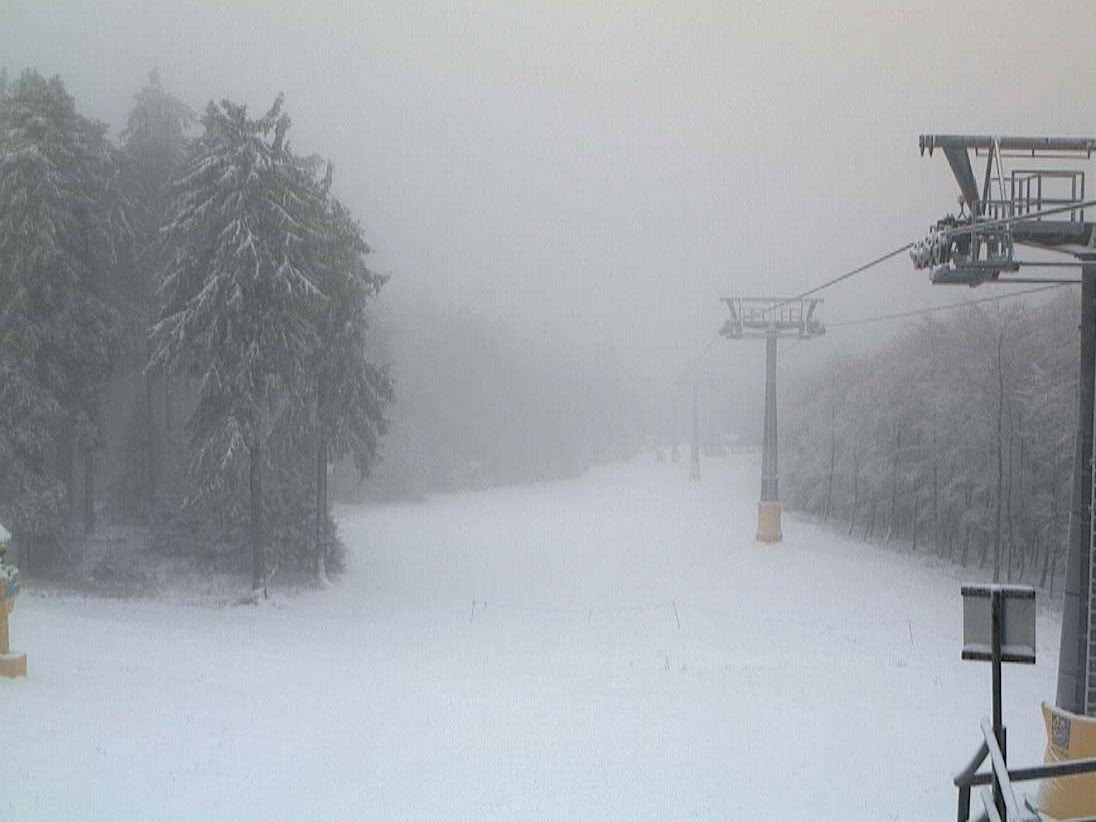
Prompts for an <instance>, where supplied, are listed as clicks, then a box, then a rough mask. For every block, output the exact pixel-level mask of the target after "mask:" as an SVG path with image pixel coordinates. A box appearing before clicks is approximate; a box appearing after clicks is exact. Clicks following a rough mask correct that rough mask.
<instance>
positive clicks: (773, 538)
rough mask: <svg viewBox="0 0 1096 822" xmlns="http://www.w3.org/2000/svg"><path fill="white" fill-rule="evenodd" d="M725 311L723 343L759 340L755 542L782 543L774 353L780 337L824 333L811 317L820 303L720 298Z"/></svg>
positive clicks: (802, 338)
mask: <svg viewBox="0 0 1096 822" xmlns="http://www.w3.org/2000/svg"><path fill="white" fill-rule="evenodd" d="M723 302H724V304H726V306H727V308H728V309H729V310H730V312H731V316H730V319H728V320H727V321H726V322H725V323H724V324H723V327H722V328H721V329H720V332H719V333H720V334H721V335H722V336H724V337H726V338H727V339H729V340H741V339H743V338H745V337H750V338H763V339H764V340H765V430H764V441H763V445H762V456H761V501H760V502H759V503H758V505H757V539H758V541H759V542H767V543H774V542H780V541H782V540H783V539H784V535H783V532H782V530H781V525H780V466H779V461H778V456H777V454H778V448H777V415H776V350H777V341H778V340H780V339H781V338H782V337H784V338H789V337H792V338H796V339H801V340H806V339H810V338H811V337H818V336H821V335H822V334H825V333H826V329H825V327H824V326H823V325H822V323H821V322H819V320H818V319H816V318H815V316H814V314H815V310H816V309H817V308H818V305H819V304H820V303H821V302H822V300H820V299H815V298H809V299H804V298H802V297H793V298H789V299H781V298H779V297H724V298H723Z"/></svg>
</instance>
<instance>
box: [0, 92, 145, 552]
mask: <svg viewBox="0 0 1096 822" xmlns="http://www.w3.org/2000/svg"><path fill="white" fill-rule="evenodd" d="M105 131H106V129H105V127H104V126H102V125H101V124H99V123H95V122H92V121H90V120H88V119H86V118H84V117H82V116H80V115H79V114H78V113H77V112H76V108H75V104H74V101H73V99H72V97H71V96H69V94H68V93H67V92H66V90H65V87H64V84H63V83H62V82H61V80H60V78H57V77H54V78H52V79H49V80H47V79H45V78H43V77H42V76H41V75H39V74H38V73H37V72H34V71H26V72H24V73H23V74H22V75H21V76H20V77H19V78H18V79H17V80H16V81H15V82H14V83H12V84H11V85H10V86H9V87H8V88H7V89H6V91H5V92H4V94H3V95H0V363H2V367H3V368H4V369H5V374H6V376H7V379H5V385H4V388H3V390H4V393H5V396H7V397H8V399H9V402H11V401H14V405H12V404H9V403H4V408H3V410H2V411H0V413H2V414H5V415H7V416H9V417H11V419H9V420H6V421H4V422H3V423H0V439H3V440H6V441H7V443H8V446H9V449H13V453H14V454H15V455H16V457H17V458H18V465H16V466H14V467H13V466H11V465H9V466H6V471H7V472H9V474H8V478H9V482H8V483H6V485H7V487H6V488H5V489H4V493H3V495H2V497H0V504H2V505H3V506H4V507H7V508H11V509H12V510H13V511H14V512H15V516H14V517H13V521H14V523H15V527H16V530H17V532H20V531H21V532H22V534H23V535H24V537H25V539H24V540H23V543H24V546H23V547H24V548H26V547H27V546H28V545H29V543H30V542H31V541H33V540H35V539H41V538H44V537H46V536H49V535H55V534H56V533H57V532H58V531H60V530H61V529H62V527H63V521H64V516H63V509H65V508H66V507H67V504H71V500H70V499H69V498H70V497H71V488H72V453H73V447H74V446H79V447H80V449H81V451H82V453H83V456H84V461H85V483H84V485H85V491H86V492H87V495H86V499H85V506H84V525H85V529H86V530H90V529H92V528H94V506H93V504H92V502H93V497H92V488H93V483H92V480H93V478H94V465H93V462H92V459H93V455H94V453H95V451H96V450H97V449H98V448H99V447H100V445H101V430H100V427H99V423H98V405H99V401H100V395H101V392H102V391H103V389H104V386H105V384H106V380H107V378H108V376H109V372H110V365H111V357H112V346H113V343H114V340H115V338H116V333H117V313H116V311H115V310H114V308H113V306H112V303H113V302H114V296H115V290H114V288H113V286H114V284H115V283H114V277H115V276H116V269H117V263H118V250H119V247H120V244H121V241H122V240H124V238H125V237H126V236H127V235H128V228H127V224H126V218H125V210H124V208H123V198H122V197H121V195H120V192H119V190H118V186H117V179H116V170H117V166H116V163H115V159H116V158H115V155H114V152H113V150H112V148H111V146H110V145H109V143H108V142H107V140H106V138H105V136H104V135H105ZM15 408H23V409H29V408H34V409H40V411H39V412H38V413H35V414H33V415H30V416H21V415H19V414H17V413H16V412H15V411H14V410H13V409H15ZM5 423H6V424H5ZM43 425H45V426H46V427H45V428H44V429H43V428H41V427H39V426H43ZM15 477H19V479H18V480H17V481H16V480H14V478H15ZM61 486H63V487H64V489H65V492H62V491H61V490H60V487H61ZM66 492H67V493H66ZM17 537H18V534H17Z"/></svg>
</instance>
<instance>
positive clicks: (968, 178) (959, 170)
mask: <svg viewBox="0 0 1096 822" xmlns="http://www.w3.org/2000/svg"><path fill="white" fill-rule="evenodd" d="M944 156H945V157H947V158H948V165H949V166H951V171H952V174H954V175H955V179H956V181H957V182H958V183H959V190H960V191H962V192H963V199H964V200H965V201H966V203H967V205H968V206H969V207H970V212H971V214H977V213H978V203H979V199H978V182H977V181H976V180H975V179H974V169H973V168H971V166H970V155H969V154H967V150H966V149H965V148H945V149H944Z"/></svg>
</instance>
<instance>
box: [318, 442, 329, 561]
mask: <svg viewBox="0 0 1096 822" xmlns="http://www.w3.org/2000/svg"><path fill="white" fill-rule="evenodd" d="M319 439H320V441H319V444H318V445H317V447H316V563H315V565H316V574H317V575H318V576H319V578H320V580H321V581H323V580H326V579H327V567H326V561H325V559H324V558H325V556H326V554H327V437H325V436H324V435H323V434H322V433H321V434H320V438H319Z"/></svg>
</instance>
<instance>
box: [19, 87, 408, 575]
mask: <svg viewBox="0 0 1096 822" xmlns="http://www.w3.org/2000/svg"><path fill="white" fill-rule="evenodd" d="M289 128H290V120H289V117H288V116H287V114H286V113H285V112H284V110H283V104H282V100H281V98H279V99H278V100H276V101H275V102H274V105H273V106H272V107H271V108H270V109H269V110H268V111H266V112H265V113H264V114H263V115H262V116H259V117H257V118H253V117H251V116H249V114H248V111H247V109H246V107H245V106H242V105H238V104H236V103H232V102H230V101H227V100H226V101H222V102H221V103H219V104H214V103H210V104H209V105H208V106H207V108H206V110H205V112H204V114H203V115H202V116H201V117H197V116H196V115H195V114H194V113H193V112H192V111H191V110H190V109H189V108H188V107H187V106H186V105H184V104H183V103H182V102H180V101H179V100H177V99H176V98H174V97H173V96H171V95H170V94H168V93H167V92H166V91H165V90H164V89H163V87H162V86H161V84H160V82H159V78H158V77H157V76H156V74H155V73H153V75H151V76H150V78H149V83H148V85H147V86H146V87H145V88H143V89H142V90H141V91H140V92H139V93H138V94H137V96H136V99H135V104H134V107H133V109H132V110H131V112H130V114H129V118H128V123H127V127H126V129H125V131H124V132H123V134H122V139H121V143H120V144H119V145H115V144H113V143H112V142H111V141H110V140H109V139H108V137H107V132H106V127H105V126H103V125H102V124H100V123H97V122H94V121H92V120H89V119H87V118H85V117H83V116H81V115H80V114H79V113H78V112H77V110H76V105H75V102H74V100H73V98H72V97H71V96H70V95H69V94H68V92H67V91H66V89H65V86H64V84H63V82H62V81H61V80H60V79H59V78H52V79H46V78H44V77H42V76H41V75H39V74H38V73H36V72H34V71H27V72H24V73H23V74H22V75H21V76H20V77H19V78H18V79H16V80H14V81H13V82H11V83H8V82H7V80H6V78H4V77H3V76H0V521H3V522H4V523H5V524H7V525H8V527H9V528H10V530H12V532H13V533H14V535H15V543H16V548H17V550H18V553H19V555H20V560H21V562H22V564H23V566H24V570H33V569H35V568H36V567H37V566H38V565H39V564H42V563H44V562H45V561H48V559H49V558H50V557H51V556H52V555H55V554H56V553H57V549H58V546H61V545H63V543H64V540H65V538H66V535H68V534H71V533H72V532H74V531H82V532H83V533H85V534H89V533H92V532H94V531H95V530H96V527H97V520H98V518H99V517H100V516H101V515H102V513H103V511H104V510H105V511H106V512H107V513H108V514H109V515H110V516H111V518H112V519H113V520H115V521H122V522H137V523H144V524H147V525H148V526H150V527H151V530H152V532H153V534H154V539H155V542H156V544H158V545H159V546H160V547H161V548H163V549H164V550H170V551H173V552H176V553H179V552H185V553H187V554H191V555H193V556H195V557H197V558H199V560H201V561H202V562H203V563H204V564H205V567H210V568H213V567H217V568H226V569H243V568H246V567H250V570H251V576H252V588H253V590H256V591H257V590H259V589H261V588H263V587H264V586H265V584H266V580H267V576H268V573H269V571H270V569H271V568H272V567H275V566H284V565H287V564H288V565H289V566H291V567H296V568H299V569H301V570H311V571H312V572H315V573H317V574H319V575H320V576H323V575H324V574H325V573H326V569H327V568H328V567H330V566H332V565H333V564H334V565H337V564H338V563H340V562H341V561H342V555H341V549H340V546H339V543H338V539H337V536H336V534H335V531H334V528H333V524H332V521H331V518H330V514H329V510H328V502H327V476H328V471H329V466H330V465H331V464H332V463H334V462H335V461H336V460H338V459H340V458H342V457H349V458H352V461H353V463H354V465H355V466H356V468H357V470H358V471H359V472H361V473H363V474H364V473H366V472H368V470H369V469H370V467H371V465H372V464H373V462H374V461H375V459H376V456H377V451H378V445H379V441H380V438H381V437H382V436H383V435H384V433H385V431H386V428H387V421H386V419H385V408H386V406H387V404H388V403H389V401H390V400H391V397H392V384H391V379H390V376H389V374H388V371H387V369H386V368H382V367H378V366H376V365H374V364H372V363H371V362H370V361H369V359H368V358H367V356H366V331H367V321H366V309H367V306H368V305H369V303H370V302H371V300H372V299H373V297H374V296H375V295H376V293H377V291H378V289H379V288H380V287H381V286H382V285H383V282H384V278H383V277H380V276H378V275H376V274H374V273H373V272H371V271H370V270H369V268H368V267H367V266H366V265H365V256H366V255H367V254H368V252H369V247H368V245H367V244H366V242H365V240H364V238H363V236H362V231H361V228H360V226H359V225H358V223H357V222H356V220H355V219H354V217H353V215H352V214H351V213H350V211H349V210H348V209H347V208H346V207H345V206H344V205H343V204H342V203H341V202H340V201H339V200H338V199H337V198H336V197H335V196H334V194H333V192H332V169H331V166H330V165H325V164H323V163H322V162H321V161H319V160H318V159H316V158H315V157H302V156H299V155H297V154H296V153H294V151H293V150H292V148H291V146H290V142H289V139H288V133H289ZM103 477H105V478H106V487H105V488H104V487H103V484H104V483H103V479H102V478H103Z"/></svg>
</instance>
